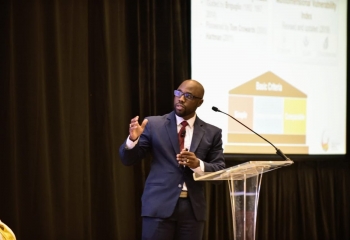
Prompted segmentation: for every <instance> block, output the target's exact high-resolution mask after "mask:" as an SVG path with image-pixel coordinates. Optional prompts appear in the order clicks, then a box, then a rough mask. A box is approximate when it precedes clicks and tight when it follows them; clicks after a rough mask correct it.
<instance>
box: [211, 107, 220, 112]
mask: <svg viewBox="0 0 350 240" xmlns="http://www.w3.org/2000/svg"><path fill="white" fill-rule="evenodd" d="M211 109H213V110H214V111H215V112H219V109H218V108H217V107H212V108H211Z"/></svg>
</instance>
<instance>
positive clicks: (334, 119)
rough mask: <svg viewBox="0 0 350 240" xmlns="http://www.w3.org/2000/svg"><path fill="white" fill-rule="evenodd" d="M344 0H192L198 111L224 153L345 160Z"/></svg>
mask: <svg viewBox="0 0 350 240" xmlns="http://www.w3.org/2000/svg"><path fill="white" fill-rule="evenodd" d="M346 65H347V1H346V0H334V1H331V0H316V1H312V0H192V2H191V72H192V76H191V77H192V79H196V80H198V81H199V82H201V83H202V84H203V86H204V87H205V96H204V103H203V105H202V106H201V107H199V108H198V109H197V114H198V116H199V117H200V118H202V119H203V120H205V121H207V122H209V123H211V124H213V125H215V126H218V127H220V128H222V130H223V142H224V152H225V153H233V154H235V153H238V154H245V153H249V154H273V153H274V149H273V148H272V147H271V146H270V145H269V144H268V143H266V142H265V141H264V140H262V139H261V138H260V137H258V136H257V135H255V134H254V133H252V132H251V131H249V130H248V129H247V128H245V127H244V126H242V125H241V124H239V123H238V122H236V121H235V120H233V119H231V118H230V117H228V116H227V115H224V114H222V113H220V112H214V111H212V107H213V106H215V107H217V108H218V109H220V110H221V111H223V112H225V113H227V114H229V115H231V116H232V117H234V118H236V119H237V120H238V121H240V122H242V123H243V124H245V125H246V126H248V127H249V128H251V129H252V130H253V131H255V132H256V133H258V134H260V135H261V136H263V137H264V138H266V139H267V140H269V141H270V142H271V143H273V144H274V145H275V146H276V147H277V148H280V149H281V150H282V151H283V152H284V153H285V154H317V155H324V154H325V155H328V154H330V155H334V154H335V155H338V154H346V107H347V106H346V88H347V86H346V81H347V79H346V77H347V76H346V74H347V73H346Z"/></svg>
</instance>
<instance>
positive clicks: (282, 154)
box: [212, 107, 290, 160]
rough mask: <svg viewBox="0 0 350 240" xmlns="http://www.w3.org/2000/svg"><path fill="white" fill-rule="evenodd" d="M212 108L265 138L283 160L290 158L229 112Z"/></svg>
mask: <svg viewBox="0 0 350 240" xmlns="http://www.w3.org/2000/svg"><path fill="white" fill-rule="evenodd" d="M212 110H213V111H215V112H221V113H223V114H225V115H227V116H229V117H230V118H232V119H233V120H235V121H236V122H238V123H240V124H241V125H243V126H244V127H246V128H247V129H249V130H250V131H252V132H253V133H255V134H256V135H258V136H259V137H261V138H262V139H263V140H265V141H266V142H268V143H269V144H270V145H271V146H272V147H274V148H275V150H276V154H277V155H278V156H280V157H282V158H283V159H284V160H290V159H289V158H288V157H287V156H286V155H284V153H283V152H282V151H281V150H280V149H279V148H277V147H276V146H275V145H273V144H272V143H271V142H270V141H269V140H267V139H266V138H264V137H263V136H261V135H260V134H259V133H257V132H255V131H254V130H253V129H251V128H249V127H248V126H246V125H245V124H244V123H242V122H240V121H238V120H237V119H236V118H234V117H232V116H231V115H230V114H228V113H225V112H223V111H221V110H219V109H218V108H217V107H212Z"/></svg>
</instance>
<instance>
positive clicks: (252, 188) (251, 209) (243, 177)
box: [193, 159, 293, 240]
mask: <svg viewBox="0 0 350 240" xmlns="http://www.w3.org/2000/svg"><path fill="white" fill-rule="evenodd" d="M291 164H293V161H291V160H289V159H288V160H285V161H250V162H246V163H243V164H239V165H236V166H233V167H230V168H226V169H224V170H221V171H217V172H205V173H204V174H203V175H199V174H197V173H194V174H193V178H194V180H195V181H222V180H227V181H228V187H229V192H230V198H231V211H232V223H233V233H234V240H255V232H256V231H255V230H256V229H255V228H256V219H257V210H258V201H259V192H260V186H261V180H262V174H263V173H265V172H268V171H271V170H275V169H277V168H281V167H284V166H288V165H291Z"/></svg>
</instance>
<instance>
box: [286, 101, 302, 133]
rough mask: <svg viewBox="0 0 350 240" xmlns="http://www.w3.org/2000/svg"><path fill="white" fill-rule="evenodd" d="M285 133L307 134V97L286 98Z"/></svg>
mask: <svg viewBox="0 0 350 240" xmlns="http://www.w3.org/2000/svg"><path fill="white" fill-rule="evenodd" d="M284 133H285V134H302V135H305V134H306V99H288V98H287V99H284Z"/></svg>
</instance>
